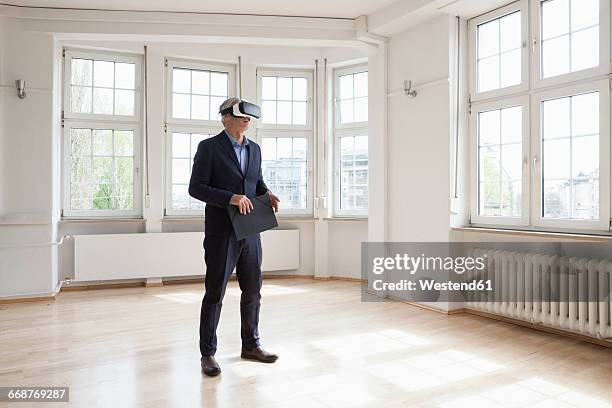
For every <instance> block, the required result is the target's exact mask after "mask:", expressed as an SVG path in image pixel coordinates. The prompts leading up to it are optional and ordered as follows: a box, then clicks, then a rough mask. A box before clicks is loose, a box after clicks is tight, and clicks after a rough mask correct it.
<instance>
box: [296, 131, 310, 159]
mask: <svg viewBox="0 0 612 408" xmlns="http://www.w3.org/2000/svg"><path fill="white" fill-rule="evenodd" d="M306 146H307V144H306V138H305V137H296V138H294V139H293V159H294V160H295V159H299V160H306V149H307V147H306Z"/></svg>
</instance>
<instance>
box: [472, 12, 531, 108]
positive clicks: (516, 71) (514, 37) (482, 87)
mask: <svg viewBox="0 0 612 408" xmlns="http://www.w3.org/2000/svg"><path fill="white" fill-rule="evenodd" d="M526 10H527V7H526V5H525V3H524V2H523V1H519V2H516V3H513V4H510V5H508V6H505V7H502V8H500V9H498V10H496V11H494V12H492V13H489V14H486V15H484V16H480V17H477V18H475V19H473V20H471V21H470V36H471V54H472V55H473V57H472V58H471V71H472V79H471V83H472V86H471V93H472V99H473V100H478V99H482V98H486V97H493V96H498V95H507V94H509V93H512V92H517V91H520V90H526V89H527V86H528V83H529V81H528V79H529V78H528V77H529V70H528V65H527V62H528V54H527V52H528V49H527V46H526V43H527V35H528V34H527V29H526V25H527V11H526Z"/></svg>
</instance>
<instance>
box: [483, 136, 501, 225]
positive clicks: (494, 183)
mask: <svg viewBox="0 0 612 408" xmlns="http://www.w3.org/2000/svg"><path fill="white" fill-rule="evenodd" d="M479 157H480V165H479V180H480V183H481V185H482V184H484V186H483V191H482V192H483V195H481V197H480V203H481V215H488V216H500V215H501V175H500V167H501V166H500V157H499V146H487V147H481V148H480V149H479Z"/></svg>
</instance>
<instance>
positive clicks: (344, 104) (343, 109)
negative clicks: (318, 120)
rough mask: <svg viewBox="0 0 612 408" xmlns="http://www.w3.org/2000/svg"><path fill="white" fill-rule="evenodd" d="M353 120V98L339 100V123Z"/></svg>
mask: <svg viewBox="0 0 612 408" xmlns="http://www.w3.org/2000/svg"><path fill="white" fill-rule="evenodd" d="M349 122H353V100H352V99H348V100H341V101H340V123H349Z"/></svg>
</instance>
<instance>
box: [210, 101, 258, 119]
mask: <svg viewBox="0 0 612 408" xmlns="http://www.w3.org/2000/svg"><path fill="white" fill-rule="evenodd" d="M219 113H220V114H221V115H225V114H227V113H229V114H230V115H232V116H235V117H238V118H254V119H259V118H260V117H261V109H260V107H259V106H257V105H255V104H254V103H250V102H246V101H242V102H240V103H237V104H235V105H233V106H230V107H229V108H225V109H223V110H222V111H219Z"/></svg>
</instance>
